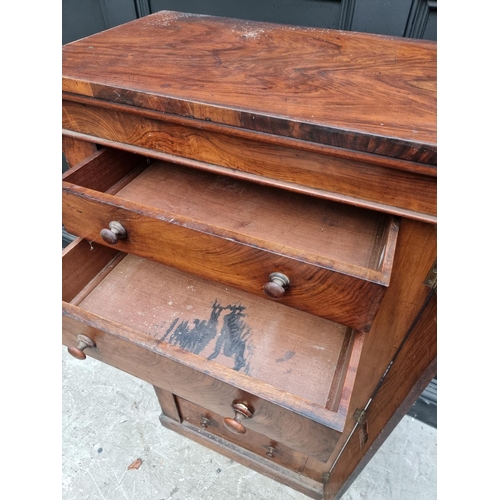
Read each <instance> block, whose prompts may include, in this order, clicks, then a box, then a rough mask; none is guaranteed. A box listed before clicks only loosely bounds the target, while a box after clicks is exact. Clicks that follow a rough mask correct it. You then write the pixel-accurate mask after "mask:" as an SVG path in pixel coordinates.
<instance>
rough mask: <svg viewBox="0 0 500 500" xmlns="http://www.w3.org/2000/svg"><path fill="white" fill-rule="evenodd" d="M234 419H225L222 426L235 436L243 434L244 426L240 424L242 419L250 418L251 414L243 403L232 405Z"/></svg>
mask: <svg viewBox="0 0 500 500" xmlns="http://www.w3.org/2000/svg"><path fill="white" fill-rule="evenodd" d="M232 407H233V409H234V418H229V417H227V418H225V419H224V425H225V426H226V428H227V429H228V430H230V431H231V432H234V433H235V434H245V432H246V431H247V430H246V428H245V426H244V425H243V424H242V423H241V421H242V420H243V419H244V418H252V417H253V413H252V412H251V411H250V410H249V409H248V406H247V405H246V404H244V403H233V404H232Z"/></svg>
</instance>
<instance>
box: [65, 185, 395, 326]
mask: <svg viewBox="0 0 500 500" xmlns="http://www.w3.org/2000/svg"><path fill="white" fill-rule="evenodd" d="M221 210H224V207H223V206H221ZM351 220H352V218H351ZM112 221H114V222H118V223H120V224H121V225H122V226H123V228H124V229H125V231H126V235H125V237H124V238H115V240H114V241H112V242H108V241H106V240H105V239H104V238H103V236H102V234H101V231H102V230H103V229H105V230H108V229H109V227H110V223H111V222H112ZM63 224H64V226H65V228H66V229H67V230H68V231H69V232H70V233H73V234H76V235H78V236H81V237H83V238H85V239H87V240H89V241H95V242H98V243H100V244H104V245H108V246H113V248H116V249H118V250H121V251H124V252H127V253H132V254H135V255H138V256H141V257H145V258H148V259H151V260H154V261H156V262H160V263H162V264H166V265H169V266H172V267H175V268H177V269H180V270H182V271H186V272H189V273H192V274H195V275H197V276H201V277H204V278H208V279H210V280H212V281H215V282H218V283H223V284H226V285H229V286H233V287H236V288H239V289H240V290H245V291H248V292H250V293H253V294H256V295H258V296H261V297H264V298H268V295H267V294H269V293H270V294H275V295H277V296H278V298H276V296H275V297H273V300H279V302H280V303H283V304H285V305H288V306H291V307H294V308H296V309H300V310H302V311H306V312H309V313H311V314H314V315H315V316H319V317H322V318H326V319H329V320H332V321H334V322H336V323H340V324H343V325H347V326H349V327H352V328H354V329H356V330H361V331H368V330H369V329H370V327H371V324H372V322H373V320H374V318H375V316H376V313H377V311H378V308H379V305H380V302H381V300H382V298H383V296H384V294H385V292H386V290H387V284H388V280H389V275H390V269H389V271H387V272H385V273H378V272H375V271H373V270H372V269H368V268H366V269H362V268H360V266H358V267H357V268H356V269H355V271H356V272H358V275H353V274H352V273H351V271H353V270H352V269H351V268H346V265H345V264H343V263H339V264H338V265H337V266H336V267H335V268H332V267H329V266H328V265H327V264H328V261H327V259H325V258H323V259H322V260H321V259H318V260H320V262H318V263H316V262H314V258H310V255H309V256H308V255H307V252H306V251H302V250H301V251H296V250H295V249H290V247H287V246H279V245H274V246H273V244H268V242H269V237H268V236H263V237H262V238H261V240H260V241H257V240H255V241H241V240H238V239H237V237H235V236H234V235H232V234H227V232H226V234H224V231H223V230H220V228H214V227H213V226H211V225H210V223H205V222H203V221H199V220H194V219H193V220H189V219H187V218H186V217H183V216H175V214H174V215H172V214H169V213H167V212H165V211H163V210H160V209H158V208H155V207H152V206H147V205H145V204H142V203H137V202H135V201H131V200H129V199H124V198H121V197H119V196H118V195H112V194H109V193H102V192H99V191H96V190H95V189H89V188H87V187H82V186H78V185H76V184H73V183H69V182H66V183H64V187H63ZM328 229H331V228H328ZM383 229H384V231H383V234H382V235H381V236H380V238H381V239H384V238H386V239H387V244H386V245H385V247H384V248H385V249H384V250H383V252H382V260H384V259H385V260H387V261H390V262H389V264H390V265H389V267H390V266H391V265H392V255H393V253H394V248H395V239H396V237H397V231H398V225H397V223H396V221H395V220H394V219H389V220H388V222H387V226H384V228H383ZM107 232H108V233H109V231H107ZM217 232H218V233H217ZM337 232H338V231H337ZM333 234H334V235H335V234H336V233H333ZM266 238H267V239H266ZM380 238H379V239H380ZM351 240H352V241H351V242H350V245H352V246H354V247H355V246H356V242H355V241H354V239H353V238H352V237H351ZM368 243H369V244H370V249H369V250H367V251H366V252H365V253H367V254H368V253H369V251H371V246H373V245H374V243H373V241H371V240H370V241H369V242H368V241H367V242H365V241H364V240H363V239H362V238H361V239H360V245H359V246H362V245H363V244H366V245H368ZM378 244H379V245H380V243H378ZM310 245H311V248H314V245H315V241H314V240H312V241H311V242H310ZM382 246H383V245H382ZM344 252H345V251H344ZM291 254H292V255H291ZM306 257H308V258H307V260H306ZM347 267H348V266H347ZM351 267H353V266H351ZM275 273H279V275H284V276H286V278H288V283H287V282H286V281H285V283H286V284H285V286H282V285H283V281H282V280H281V281H280V278H279V277H278V278H277V282H276V283H272V284H271V280H272V278H271V276H275V275H276V274H275ZM360 276H361V277H360Z"/></svg>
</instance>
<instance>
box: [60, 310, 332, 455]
mask: <svg viewBox="0 0 500 500" xmlns="http://www.w3.org/2000/svg"><path fill="white" fill-rule="evenodd" d="M78 335H84V336H86V337H87V338H90V339H91V340H92V341H93V342H94V344H95V347H91V348H87V349H85V350H84V351H83V352H84V354H85V355H87V356H90V357H93V358H95V359H98V360H100V361H103V362H105V363H107V364H109V365H111V366H114V367H116V368H119V369H121V370H123V371H125V372H127V373H130V374H131V375H133V376H136V377H138V378H141V379H142V380H144V381H146V382H148V383H151V384H152V385H155V386H157V387H160V388H162V389H165V390H167V391H170V392H172V393H174V394H176V395H178V396H180V397H182V398H184V399H186V400H188V401H191V402H193V403H195V404H197V405H200V406H201V407H203V408H205V409H207V410H209V411H211V412H213V413H215V414H217V415H220V416H224V417H234V411H233V408H232V404H233V402H235V401H244V402H246V404H247V405H249V407H250V408H251V409H252V412H253V417H252V418H251V419H247V421H246V422H245V427H246V428H247V429H248V430H251V431H254V432H256V433H258V434H262V435H265V436H267V437H268V438H269V439H271V440H274V441H276V442H278V443H282V444H283V445H285V446H287V447H289V448H291V449H293V450H295V451H298V452H301V453H304V454H306V455H310V456H312V457H314V458H316V459H317V460H320V461H322V462H326V461H327V460H328V458H329V456H330V454H331V452H332V450H333V448H334V446H335V444H336V443H337V441H338V439H339V437H340V432H339V431H336V430H334V429H330V428H328V427H326V426H325V425H322V424H320V423H318V422H315V421H313V420H311V419H310V418H308V417H306V416H304V415H300V414H298V413H295V412H293V411H291V410H289V409H288V408H285V407H283V406H280V405H278V404H276V403H273V402H270V401H267V400H265V399H262V398H261V397H258V396H256V395H255V394H253V393H252V392H251V391H250V390H244V389H240V388H238V387H237V386H235V385H232V384H231V383H229V382H226V381H222V380H220V378H215V377H214V376H212V375H211V373H212V371H213V370H214V369H215V368H214V366H213V363H212V362H210V361H207V360H205V359H203V358H199V357H198V356H195V355H193V354H192V353H190V352H187V351H184V350H182V349H179V348H176V347H173V346H170V345H165V344H163V343H159V342H151V341H150V340H149V339H148V338H146V337H145V336H142V335H140V334H138V333H137V332H134V331H132V330H130V329H127V328H125V327H123V326H121V325H118V324H116V323H114V322H112V321H108V320H105V319H103V318H101V317H99V316H96V315H93V314H91V313H88V312H86V311H84V310H82V309H80V308H79V307H77V306H74V305H72V304H67V303H63V339H62V341H63V344H64V345H67V346H72V347H75V346H77V345H78ZM173 356H175V359H173ZM194 358H197V363H198V364H199V368H200V369H193V368H191V367H190V366H187V363H191V362H192V360H193V359H194ZM83 362H85V361H83ZM223 368H224V367H218V369H219V370H222V372H224V373H226V375H225V377H226V379H227V380H228V381H229V380H230V378H231V376H232V375H231V374H232V373H234V372H233V371H232V370H226V371H224V370H223ZM255 383H256V384H257V382H255Z"/></svg>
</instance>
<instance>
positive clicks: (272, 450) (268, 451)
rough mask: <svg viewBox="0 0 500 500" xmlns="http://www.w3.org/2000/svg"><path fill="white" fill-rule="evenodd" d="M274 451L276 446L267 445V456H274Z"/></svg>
mask: <svg viewBox="0 0 500 500" xmlns="http://www.w3.org/2000/svg"><path fill="white" fill-rule="evenodd" d="M275 451H276V448H273V447H272V446H268V447H267V453H266V457H268V458H274V452H275Z"/></svg>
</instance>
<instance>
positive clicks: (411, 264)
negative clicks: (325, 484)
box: [304, 219, 437, 477]
mask: <svg viewBox="0 0 500 500" xmlns="http://www.w3.org/2000/svg"><path fill="white" fill-rule="evenodd" d="M436 252H437V231H436V227H435V226H432V225H429V224H424V223H421V222H417V221H412V220H407V219H403V220H402V221H401V227H400V233H399V237H398V246H397V249H396V255H395V257H394V268H393V276H392V281H391V286H390V287H389V289H388V293H387V294H386V296H385V298H384V300H383V302H382V304H381V306H380V309H379V312H378V315H377V318H376V320H375V321H374V323H373V326H372V329H371V330H370V333H369V334H368V335H367V336H366V338H365V342H364V344H363V351H362V353H361V359H360V362H359V366H358V370H357V373H356V381H355V382H354V386H353V392H352V397H351V400H350V404H349V411H348V413H347V415H348V418H347V420H346V425H345V429H344V433H343V434H342V437H341V438H340V440H339V441H338V443H337V445H336V447H335V450H334V452H333V453H332V456H331V458H330V460H329V461H328V464H329V466H330V467H331V466H332V465H333V463H334V462H335V460H336V459H337V457H338V456H339V453H340V452H341V450H342V448H343V446H344V444H345V442H346V440H347V438H348V436H349V433H350V432H351V430H352V429H353V427H354V425H355V420H354V419H353V418H351V417H352V415H353V414H354V411H355V410H356V409H357V408H364V407H365V406H366V403H367V402H368V400H369V399H370V398H371V395H372V393H373V391H374V390H375V388H376V387H377V385H378V383H379V381H380V379H381V378H382V376H383V374H384V373H385V370H386V369H387V366H388V365H389V363H390V361H391V359H392V358H393V356H394V354H395V353H396V351H397V349H398V348H399V346H400V345H401V342H402V341H403V339H404V337H405V335H406V333H407V331H408V329H409V328H410V326H411V324H412V322H413V320H414V318H415V317H416V316H417V314H418V312H419V310H420V308H421V307H422V305H423V304H424V302H425V300H426V298H427V296H428V294H429V288H428V287H427V286H425V285H424V284H423V282H424V280H425V277H426V275H427V273H428V271H429V269H430V268H431V266H432V265H433V263H434V260H435V259H436ZM407 363H408V366H412V364H413V363H414V361H413V360H412V359H408V360H407ZM324 469H325V464H324V463H319V462H318V461H316V460H314V459H309V460H308V462H307V464H306V467H305V469H304V474H306V475H308V476H311V475H314V474H317V472H318V471H324ZM311 477H312V476H311Z"/></svg>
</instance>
